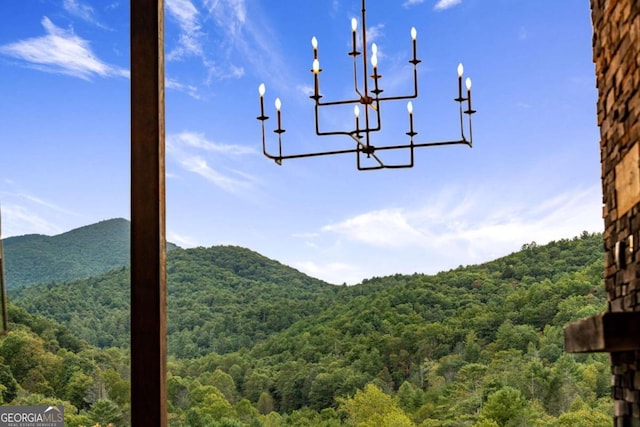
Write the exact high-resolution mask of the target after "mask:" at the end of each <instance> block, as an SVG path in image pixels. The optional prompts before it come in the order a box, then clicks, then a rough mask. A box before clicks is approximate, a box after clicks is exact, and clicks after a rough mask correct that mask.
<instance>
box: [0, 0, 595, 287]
mask: <svg viewBox="0 0 640 427" xmlns="http://www.w3.org/2000/svg"><path fill="white" fill-rule="evenodd" d="M128 8H129V4H128V2H125V1H119V0H104V1H89V0H29V1H27V2H25V1H18V0H9V1H3V2H2V5H0V12H1V13H0V75H1V76H2V79H0V204H1V205H2V213H3V218H2V219H3V221H2V225H3V237H9V236H15V235H22V234H30V233H42V234H48V235H54V234H58V233H61V232H65V231H68V230H70V229H73V228H76V227H80V226H83V225H87V224H91V223H94V222H97V221H101V220H104V219H109V218H114V217H125V218H129V206H130V201H129V159H130V157H129V141H130V138H129V122H130V118H129V83H130V82H129V45H128V37H129V10H128ZM165 8H166V15H165V20H166V37H165V39H166V40H165V44H166V46H165V52H166V88H167V89H166V90H167V93H166V102H167V104H166V141H167V168H166V172H167V235H168V239H169V240H170V241H173V242H175V243H177V244H178V245H181V246H183V247H193V246H211V245H217V244H233V245H240V246H243V247H248V248H250V249H253V250H255V251H258V252H260V253H262V254H264V255H266V256H268V257H270V258H274V259H276V260H278V261H281V262H283V263H285V264H287V265H290V266H292V267H294V268H297V269H299V270H301V271H304V272H306V273H308V274H310V275H312V276H314V277H318V278H321V279H325V280H327V281H329V282H331V283H337V284H340V283H343V282H346V283H349V284H353V283H358V282H360V281H361V280H362V279H364V278H370V277H373V276H382V275H388V274H395V273H408V274H411V273H414V272H424V273H435V272H437V271H441V270H446V269H449V268H455V267H457V266H458V265H466V264H474V263H479V262H483V261H487V260H490V259H494V258H496V257H499V256H503V255H506V254H508V253H510V252H513V251H515V250H518V249H519V248H520V247H521V246H522V245H523V244H524V243H529V242H531V241H536V242H537V243H545V242H548V241H550V240H558V239H562V238H571V237H573V236H576V235H578V234H580V233H581V232H582V231H583V230H587V231H590V232H596V231H602V228H603V225H602V224H603V223H602V220H601V212H602V208H601V206H602V203H601V200H602V197H601V187H600V162H599V132H598V128H597V122H596V112H595V107H596V96H597V94H596V88H595V77H594V66H593V63H592V61H591V24H590V14H589V13H590V12H589V5H588V2H587V1H586V0H563V1H557V0H398V1H391V0H385V1H382V0H369V1H368V2H367V34H368V41H369V42H370V43H371V42H375V43H376V44H377V46H378V48H379V50H378V63H379V73H380V74H382V75H383V78H382V79H381V80H380V85H381V87H382V88H383V89H384V90H385V92H384V95H386V96H393V95H405V94H407V93H408V92H410V90H411V87H412V86H411V81H412V80H411V78H412V69H411V66H410V65H409V64H408V61H409V60H410V59H411V55H412V51H411V37H410V29H411V27H415V28H416V29H417V34H418V35H417V48H418V57H419V59H421V60H422V63H421V64H420V65H419V66H418V79H419V88H420V89H419V90H420V96H419V97H418V99H415V100H413V106H414V126H415V130H416V131H417V132H418V136H417V137H416V142H425V141H437V140H450V139H456V138H458V135H459V125H458V116H457V104H455V103H454V102H453V98H455V97H456V96H457V74H456V67H457V65H458V63H459V62H463V63H464V68H465V77H467V76H468V77H471V78H472V80H473V89H472V90H473V107H474V109H476V110H477V111H478V113H477V114H476V115H474V117H473V119H474V120H473V143H474V146H473V148H469V147H466V146H462V145H460V146H450V147H435V148H423V149H420V150H418V151H417V152H416V159H415V163H416V164H415V167H414V168H411V169H401V170H382V171H365V172H359V171H357V170H356V161H355V157H354V155H352V154H346V155H341V156H332V157H317V158H311V159H297V160H289V161H285V162H284V163H283V164H282V166H278V165H276V164H275V163H274V162H273V161H270V160H268V159H267V158H265V157H264V156H262V153H261V148H262V147H261V131H260V123H259V122H258V121H257V120H256V117H257V116H258V115H259V114H260V108H259V96H258V86H259V84H260V83H264V84H265V85H266V88H267V90H266V94H265V108H266V110H267V111H266V113H267V115H269V116H271V117H272V119H270V120H269V121H267V130H268V132H267V133H268V135H267V137H268V143H269V145H270V146H273V144H274V143H275V139H274V138H275V134H273V133H272V132H271V130H273V129H274V126H275V119H274V118H275V116H276V113H275V107H274V106H273V105H274V99H275V98H276V97H279V98H280V99H281V100H282V124H283V127H284V128H286V130H287V132H286V133H285V134H284V135H283V144H284V145H283V149H284V151H285V152H286V153H302V152H307V151H315V150H322V149H334V148H338V149H340V148H345V149H348V148H352V145H353V143H352V140H350V139H349V138H347V139H344V138H328V137H321V138H318V137H316V136H315V135H314V117H313V104H312V101H311V100H310V99H309V95H310V91H311V90H312V88H313V75H312V73H311V72H310V69H311V65H312V60H313V49H312V46H311V38H312V37H313V36H315V37H317V39H318V44H319V47H318V50H319V58H320V61H321V68H322V69H323V71H322V73H321V74H320V90H321V93H322V95H323V96H324V98H323V99H324V100H326V101H334V100H342V99H352V98H353V97H354V91H353V69H352V62H351V58H350V57H349V56H348V55H347V52H349V51H350V50H351V19H352V18H353V17H356V18H358V21H360V9H361V1H360V0H324V1H315V2H310V1H304V2H302V1H300V0H166V1H165ZM360 25H361V23H360ZM369 49H370V47H369ZM352 108H353V107H352V106H350V107H349V108H347V109H345V108H344V107H335V108H325V109H324V112H323V113H322V115H321V128H322V129H324V130H328V129H331V130H347V131H350V130H353V127H354V116H353V111H352ZM381 111H383V112H382V128H383V131H382V132H380V133H378V134H376V135H375V137H374V140H373V143H374V144H378V145H384V144H392V145H395V144H403V143H406V142H407V137H406V135H405V132H407V131H408V114H407V110H406V104H405V103H404V101H402V102H388V103H385V104H384V110H381ZM381 155H382V154H381ZM389 155H390V156H391V157H389V158H393V155H392V154H390V153H389Z"/></svg>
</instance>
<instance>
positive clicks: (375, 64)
mask: <svg viewBox="0 0 640 427" xmlns="http://www.w3.org/2000/svg"><path fill="white" fill-rule="evenodd" d="M371 65H373V68H378V55H377V54H375V53H374V54H372V55H371Z"/></svg>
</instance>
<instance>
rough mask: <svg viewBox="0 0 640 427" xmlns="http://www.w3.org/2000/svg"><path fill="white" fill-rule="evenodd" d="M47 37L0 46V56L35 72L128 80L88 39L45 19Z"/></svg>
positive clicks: (123, 72) (125, 73) (127, 72)
mask: <svg viewBox="0 0 640 427" xmlns="http://www.w3.org/2000/svg"><path fill="white" fill-rule="evenodd" d="M42 26H43V27H44V29H45V32H46V35H45V36H42V37H34V38H30V39H26V40H21V41H18V42H15V43H10V44H6V45H3V46H0V54H2V55H6V56H10V57H13V58H16V59H19V60H22V61H24V62H26V63H27V64H28V65H29V66H31V67H34V68H36V69H39V70H42V71H45V72H49V73H56V74H66V75H69V76H73V77H79V78H81V79H84V80H90V79H91V78H92V77H96V76H97V77H114V76H119V77H128V76H129V71H128V70H125V69H123V68H119V67H116V66H113V65H109V64H107V63H105V62H103V61H101V60H100V59H99V58H98V57H97V56H96V55H95V54H94V53H93V51H92V50H91V46H90V44H89V42H88V41H87V40H84V39H82V38H80V37H78V36H77V35H75V34H74V33H73V31H72V30H64V29H62V28H59V27H57V26H56V25H55V24H54V23H53V22H51V20H50V19H49V18H47V17H46V16H45V17H44V18H42Z"/></svg>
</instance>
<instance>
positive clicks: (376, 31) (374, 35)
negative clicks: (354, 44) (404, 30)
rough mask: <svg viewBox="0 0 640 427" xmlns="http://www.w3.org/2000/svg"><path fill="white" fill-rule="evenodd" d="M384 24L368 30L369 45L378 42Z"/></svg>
mask: <svg viewBox="0 0 640 427" xmlns="http://www.w3.org/2000/svg"><path fill="white" fill-rule="evenodd" d="M383 29H384V24H378V25H374V26H371V27H368V28H367V43H373V42H375V41H376V40H378V39H379V38H380V37H381V36H382V34H383V32H382V30H383Z"/></svg>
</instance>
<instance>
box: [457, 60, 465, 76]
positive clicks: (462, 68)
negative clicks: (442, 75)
mask: <svg viewBox="0 0 640 427" xmlns="http://www.w3.org/2000/svg"><path fill="white" fill-rule="evenodd" d="M462 73H464V67H463V66H462V62H461V63H459V64H458V77H462Z"/></svg>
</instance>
